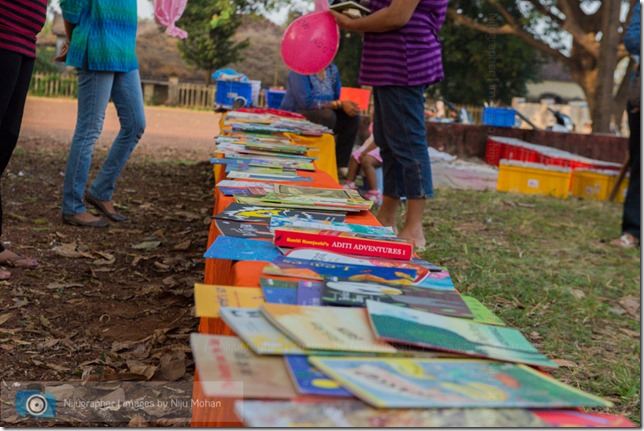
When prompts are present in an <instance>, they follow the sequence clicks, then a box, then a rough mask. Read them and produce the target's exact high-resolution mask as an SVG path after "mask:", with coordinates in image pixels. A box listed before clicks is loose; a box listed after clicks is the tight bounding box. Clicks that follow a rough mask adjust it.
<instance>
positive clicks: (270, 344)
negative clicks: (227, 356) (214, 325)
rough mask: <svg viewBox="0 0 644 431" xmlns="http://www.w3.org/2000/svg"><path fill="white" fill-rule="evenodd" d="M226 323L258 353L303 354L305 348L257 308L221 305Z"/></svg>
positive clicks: (221, 311) (221, 312)
mask: <svg viewBox="0 0 644 431" xmlns="http://www.w3.org/2000/svg"><path fill="white" fill-rule="evenodd" d="M220 315H221V318H222V320H223V321H224V322H226V325H228V326H229V327H230V329H232V330H233V331H234V332H235V334H236V335H237V336H238V337H239V338H241V339H242V340H244V342H246V344H248V346H249V347H250V348H251V349H253V351H254V352H255V353H257V354H258V355H286V354H292V355H303V354H305V353H306V351H305V350H303V349H302V348H300V347H299V346H298V345H297V344H295V342H294V341H293V340H291V339H290V338H288V337H287V336H286V335H284V333H282V332H281V331H279V330H278V329H277V328H276V327H275V326H273V325H271V323H270V322H269V321H268V320H266V318H265V317H264V316H263V315H262V313H260V312H259V310H258V309H257V308H235V307H221V309H220Z"/></svg>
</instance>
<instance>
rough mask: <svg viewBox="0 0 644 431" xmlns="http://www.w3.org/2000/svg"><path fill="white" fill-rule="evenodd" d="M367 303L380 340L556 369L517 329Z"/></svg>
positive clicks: (369, 301) (380, 303)
mask: <svg viewBox="0 0 644 431" xmlns="http://www.w3.org/2000/svg"><path fill="white" fill-rule="evenodd" d="M366 302H367V310H368V312H369V320H370V322H371V326H372V327H373V330H374V332H375V333H376V336H377V337H378V338H380V339H382V340H387V341H392V342H396V343H405V344H411V345H414V346H422V347H429V348H432V349H437V350H443V351H446V352H454V353H464V354H467V355H470V356H477V357H485V358H492V359H497V360H500V361H509V362H520V363H524V364H530V365H536V366H539V367H550V368H557V367H558V366H557V364H555V363H554V362H552V361H550V360H549V359H548V358H547V357H545V356H544V355H543V354H541V353H540V352H539V351H538V350H537V349H536V348H535V347H534V346H533V345H532V344H530V342H529V341H528V340H526V338H525V337H524V336H523V335H522V334H521V332H519V331H518V330H516V329H513V328H505V327H502V326H493V325H484V324H482V323H476V322H472V321H471V320H465V319H458V318H455V317H448V316H441V315H440V314H435V313H428V312H425V311H419V310H413V309H411V308H403V307H398V306H396V305H390V304H385V303H383V302H376V301H372V300H367V301H366Z"/></svg>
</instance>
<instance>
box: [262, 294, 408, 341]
mask: <svg viewBox="0 0 644 431" xmlns="http://www.w3.org/2000/svg"><path fill="white" fill-rule="evenodd" d="M260 311H261V312H262V314H263V315H264V317H266V318H267V319H268V320H269V321H270V322H271V323H272V324H274V325H275V326H277V327H278V328H279V329H280V330H281V331H282V332H284V333H285V334H286V335H288V336H289V337H290V338H291V339H293V340H294V341H295V342H296V343H297V344H298V345H299V346H300V347H303V348H305V349H309V350H330V351H347V352H364V353H396V349H395V348H393V347H392V346H391V345H389V344H387V343H386V342H384V341H381V340H377V339H376V338H375V337H374V335H373V332H372V331H371V328H370V327H369V322H368V317H367V312H366V310H365V309H364V308H346V307H311V306H309V307H307V306H301V305H287V304H267V303H264V304H262V306H261V307H260Z"/></svg>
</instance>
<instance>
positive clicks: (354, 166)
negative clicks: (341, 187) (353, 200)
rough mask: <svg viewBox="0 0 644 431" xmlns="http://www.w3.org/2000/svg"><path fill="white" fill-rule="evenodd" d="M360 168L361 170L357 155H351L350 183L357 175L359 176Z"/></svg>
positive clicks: (348, 175) (348, 174)
mask: <svg viewBox="0 0 644 431" xmlns="http://www.w3.org/2000/svg"><path fill="white" fill-rule="evenodd" d="M359 170H360V163H358V161H357V160H356V159H355V157H351V158H350V159H349V171H348V172H347V182H348V183H352V182H354V181H355V180H356V176H358V171H359Z"/></svg>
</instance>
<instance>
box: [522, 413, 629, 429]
mask: <svg viewBox="0 0 644 431" xmlns="http://www.w3.org/2000/svg"><path fill="white" fill-rule="evenodd" d="M533 413H534V414H535V415H537V417H538V418H539V419H541V420H542V421H544V422H545V423H546V426H549V427H557V428H561V427H565V428H635V427H636V425H635V424H634V423H633V422H631V421H629V420H628V419H626V418H625V417H623V416H619V415H610V414H606V413H588V412H581V411H579V410H534V411H533Z"/></svg>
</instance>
